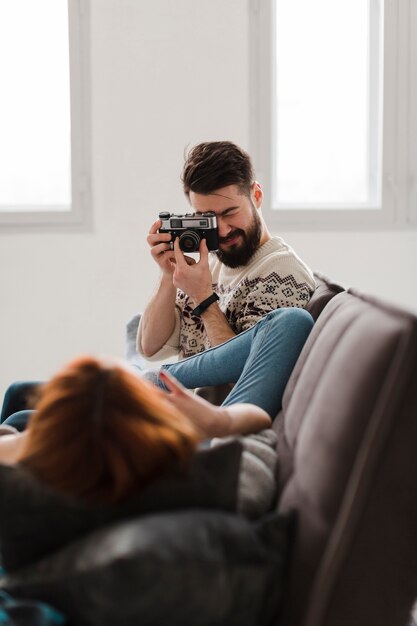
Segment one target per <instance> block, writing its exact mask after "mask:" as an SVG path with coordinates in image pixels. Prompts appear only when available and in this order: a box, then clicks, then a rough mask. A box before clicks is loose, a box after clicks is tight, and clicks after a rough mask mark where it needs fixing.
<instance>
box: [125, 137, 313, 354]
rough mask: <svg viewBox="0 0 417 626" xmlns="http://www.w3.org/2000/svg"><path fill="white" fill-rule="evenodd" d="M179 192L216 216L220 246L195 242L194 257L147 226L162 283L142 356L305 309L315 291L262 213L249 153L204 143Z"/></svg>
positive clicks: (193, 154) (190, 346) (194, 347)
mask: <svg viewBox="0 0 417 626" xmlns="http://www.w3.org/2000/svg"><path fill="white" fill-rule="evenodd" d="M182 181H183V186H184V193H185V195H186V197H187V198H188V201H189V202H190V204H191V207H192V208H193V210H194V212H195V213H196V214H197V215H198V214H199V213H205V212H208V211H210V212H212V213H214V214H215V215H216V218H217V225H218V235H219V249H218V250H217V251H216V252H211V253H209V252H208V249H207V245H206V242H205V240H204V239H202V241H201V243H200V249H199V252H200V258H199V261H198V262H195V261H194V259H191V258H190V257H187V256H186V255H184V254H183V252H182V251H181V249H180V247H179V243H178V238H176V239H175V242H174V246H173V245H172V242H171V234H170V233H159V232H158V231H159V229H160V228H161V221H160V220H157V221H156V222H154V224H152V226H151V228H150V231H149V234H148V238H147V241H148V244H149V246H150V251H151V254H152V257H153V259H154V260H155V261H156V263H157V264H158V265H159V268H160V270H161V274H160V280H159V285H158V287H157V289H156V292H155V294H154V296H153V297H152V298H151V300H150V302H149V304H148V306H147V307H146V309H145V311H144V312H143V315H142V317H141V321H140V324H139V328H138V335H137V349H138V352H139V353H140V354H142V355H143V356H144V357H146V358H147V359H151V360H152V359H156V360H164V359H166V358H168V357H172V356H173V355H175V354H177V355H178V356H179V357H180V358H185V357H189V356H192V355H194V354H197V353H200V352H203V351H204V350H206V349H208V348H212V347H214V346H218V345H219V344H221V343H223V342H225V341H227V340H229V339H231V338H232V337H234V336H235V335H237V334H239V333H241V332H243V331H245V330H247V329H248V328H250V327H251V326H253V325H254V324H255V323H256V322H258V321H259V320H260V319H261V318H262V317H263V316H265V315H266V314H268V313H269V312H271V311H274V310H276V309H278V308H281V307H298V308H304V307H305V306H306V304H307V303H308V301H309V299H310V297H311V295H312V293H313V292H314V289H315V281H314V277H313V274H312V272H311V270H310V269H309V268H308V267H307V265H306V264H305V263H304V262H303V261H302V260H301V259H300V258H299V257H298V256H297V255H296V254H295V252H294V251H293V250H292V248H291V247H290V246H288V245H287V244H286V243H285V242H284V241H283V240H282V239H281V238H280V237H273V236H272V235H271V234H270V232H269V231H268V228H267V226H266V224H265V221H264V219H263V217H262V214H261V208H262V200H263V192H262V188H261V185H260V184H259V183H258V182H257V181H256V180H255V174H254V169H253V165H252V162H251V159H250V157H249V155H248V154H247V153H246V152H245V151H244V150H242V149H241V148H240V147H239V146H237V145H235V144H233V143H231V142H228V141H219V142H208V143H201V144H198V145H197V146H195V147H194V148H193V149H192V150H191V151H190V152H189V154H188V156H187V159H186V162H185V164H184V169H183V173H182Z"/></svg>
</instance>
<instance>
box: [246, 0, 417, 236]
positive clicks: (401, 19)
mask: <svg viewBox="0 0 417 626" xmlns="http://www.w3.org/2000/svg"><path fill="white" fill-rule="evenodd" d="M416 4H417V3H415V2H413V0H385V2H383V0H371V10H372V11H374V12H375V11H378V10H383V25H384V37H383V40H384V50H383V58H384V62H383V68H384V69H383V71H384V75H383V92H382V93H383V107H382V108H383V114H382V117H383V120H382V125H383V127H382V167H381V173H380V175H381V177H382V180H381V205H380V208H361V207H357V206H356V207H355V206H353V205H346V206H345V207H343V208H340V207H338V208H336V207H335V208H325V209H323V208H314V207H313V208H303V207H302V206H299V207H292V208H291V209H281V208H279V209H273V208H272V206H271V198H272V164H273V150H274V146H273V145H272V143H273V140H272V137H273V136H274V134H273V132H272V131H273V130H274V128H273V124H274V116H273V93H274V82H273V80H274V79H273V68H272V61H273V54H274V33H273V27H274V19H273V18H274V7H275V0H251V2H250V20H249V25H250V67H249V71H250V87H251V89H250V110H251V120H250V122H251V124H250V151H251V154H252V155H253V159H254V163H255V168H256V170H257V173H258V176H259V179H260V182H261V183H262V185H263V188H264V195H265V200H264V205H263V214H264V217H265V219H266V221H267V222H268V224H269V225H270V226H279V228H280V229H281V230H282V229H288V230H294V229H296V230H314V229H319V230H335V229H353V230H366V229H405V228H408V227H412V226H417V119H416V116H414V118H413V116H412V111H416V110H417V43H416V39H417V7H416ZM371 90H372V85H371Z"/></svg>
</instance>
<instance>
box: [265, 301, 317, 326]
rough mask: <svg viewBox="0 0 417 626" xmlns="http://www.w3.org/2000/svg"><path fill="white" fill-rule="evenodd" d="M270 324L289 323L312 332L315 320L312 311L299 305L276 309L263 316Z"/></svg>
mask: <svg viewBox="0 0 417 626" xmlns="http://www.w3.org/2000/svg"><path fill="white" fill-rule="evenodd" d="M262 319H263V320H264V321H265V322H267V323H268V324H272V326H274V325H281V324H287V325H291V326H292V327H294V326H295V327H298V328H300V329H302V330H305V331H307V332H310V330H311V329H312V327H313V325H314V320H313V318H312V317H311V315H310V313H309V312H308V311H306V310H305V309H299V308H297V307H283V308H281V309H275V310H274V311H270V312H269V313H267V315H266V316H265V317H264V318H262Z"/></svg>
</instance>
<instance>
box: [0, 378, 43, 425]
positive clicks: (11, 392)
mask: <svg viewBox="0 0 417 626" xmlns="http://www.w3.org/2000/svg"><path fill="white" fill-rule="evenodd" d="M38 384H39V383H37V382H28V381H17V382H14V383H12V384H11V385H9V387H8V388H7V389H6V393H5V394H4V399H3V406H2V410H1V415H0V422H3V421H4V420H5V419H6V418H7V417H9V415H11V414H12V413H16V412H17V411H20V410H23V409H26V408H27V399H28V395H30V393H31V392H33V389H34V387H36V386H37V385H38Z"/></svg>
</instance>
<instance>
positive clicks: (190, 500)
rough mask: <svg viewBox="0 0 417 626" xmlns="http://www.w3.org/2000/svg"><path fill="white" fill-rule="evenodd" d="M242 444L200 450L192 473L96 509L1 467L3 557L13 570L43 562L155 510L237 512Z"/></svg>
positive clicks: (0, 543)
mask: <svg viewBox="0 0 417 626" xmlns="http://www.w3.org/2000/svg"><path fill="white" fill-rule="evenodd" d="M241 453H242V444H241V443H240V442H238V441H231V442H230V443H228V444H226V445H224V446H219V447H218V448H209V449H205V450H200V451H199V452H198V453H197V454H196V455H195V457H194V459H193V461H192V463H191V465H190V467H189V469H188V471H186V472H177V473H175V474H172V475H170V476H169V477H165V478H161V479H160V480H158V481H157V482H155V483H153V484H152V485H150V486H149V487H148V488H147V489H145V491H144V492H142V493H141V494H140V496H137V497H134V498H132V499H130V500H129V501H128V502H127V503H126V504H124V505H123V506H118V507H97V506H96V507H92V506H87V505H84V504H82V503H80V501H78V500H76V499H74V498H71V497H68V496H66V495H64V494H61V493H57V492H56V491H54V490H52V489H50V488H49V487H47V486H46V485H43V484H42V483H40V482H39V481H38V480H36V479H35V478H34V477H33V476H31V475H30V474H29V473H28V472H27V471H25V470H24V469H22V468H19V467H9V466H5V465H0V560H1V564H2V565H3V567H4V568H5V569H6V570H7V571H15V570H17V569H19V568H21V567H23V566H26V565H28V564H30V563H33V562H35V561H37V560H38V559H40V558H42V557H44V556H46V555H48V554H50V553H51V552H54V551H56V550H58V549H59V548H61V547H62V546H64V545H66V544H68V543H70V542H71V541H73V540H74V539H76V538H78V537H80V536H82V535H85V534H87V533H89V532H91V531H92V530H95V529H97V528H99V527H102V526H105V525H107V524H111V523H113V522H115V521H116V520H119V519H127V518H131V517H134V516H137V515H139V514H148V513H152V512H155V511H170V510H180V509H185V508H204V509H220V510H224V511H235V510H236V505H237V484H238V475H239V465H240V458H241Z"/></svg>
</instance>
